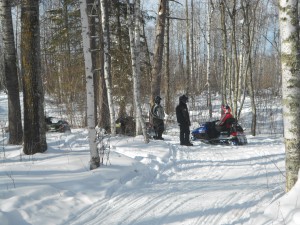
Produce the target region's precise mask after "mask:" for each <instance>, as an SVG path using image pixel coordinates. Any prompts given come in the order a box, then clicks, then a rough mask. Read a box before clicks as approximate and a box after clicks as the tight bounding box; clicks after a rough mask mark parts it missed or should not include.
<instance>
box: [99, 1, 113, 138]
mask: <svg viewBox="0 0 300 225" xmlns="http://www.w3.org/2000/svg"><path fill="white" fill-rule="evenodd" d="M101 12H102V13H101V16H102V29H103V32H102V33H103V48H104V49H103V50H104V79H105V84H106V88H107V100H108V107H109V115H110V129H111V134H112V135H113V136H114V135H116V119H115V110H114V102H113V95H112V87H111V82H110V80H111V79H110V60H109V57H110V56H109V54H110V53H109V52H108V31H107V24H108V15H107V1H106V0H101Z"/></svg>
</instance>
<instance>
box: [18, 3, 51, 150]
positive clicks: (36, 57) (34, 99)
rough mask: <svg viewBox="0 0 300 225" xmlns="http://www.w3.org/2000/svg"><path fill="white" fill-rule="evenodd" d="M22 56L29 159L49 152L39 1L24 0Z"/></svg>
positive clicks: (22, 10)
mask: <svg viewBox="0 0 300 225" xmlns="http://www.w3.org/2000/svg"><path fill="white" fill-rule="evenodd" d="M21 23H22V29H21V52H22V60H21V61H22V75H23V100H24V118H26V119H25V120H24V145H23V151H24V153H25V154H27V155H32V154H35V153H38V152H44V151H46V150H47V143H46V134H45V118H44V105H43V101H44V92H43V88H42V78H41V65H40V34H39V1H38V0H24V1H22V9H21Z"/></svg>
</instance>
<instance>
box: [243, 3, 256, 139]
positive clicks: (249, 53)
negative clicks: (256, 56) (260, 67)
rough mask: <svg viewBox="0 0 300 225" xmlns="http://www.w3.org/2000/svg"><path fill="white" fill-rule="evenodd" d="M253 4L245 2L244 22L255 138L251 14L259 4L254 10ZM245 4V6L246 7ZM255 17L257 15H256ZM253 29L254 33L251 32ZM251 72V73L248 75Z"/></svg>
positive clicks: (248, 83)
mask: <svg viewBox="0 0 300 225" xmlns="http://www.w3.org/2000/svg"><path fill="white" fill-rule="evenodd" d="M251 3H253V1H243V3H242V9H243V12H244V20H245V25H246V26H245V27H246V34H245V35H246V43H245V48H246V57H247V67H246V70H247V71H246V75H247V77H246V85H247V90H248V91H249V95H250V99H251V109H252V110H251V112H252V123H251V134H252V135H253V136H255V135H256V104H255V94H254V88H253V69H252V67H253V66H252V51H251V49H252V45H253V35H254V29H255V24H254V22H255V18H252V21H253V23H252V24H251V21H250V18H249V16H250V15H249V13H250V11H251V12H255V11H256V8H257V3H258V2H256V3H254V4H255V5H254V8H251V5H250V4H251ZM244 4H245V5H244ZM254 15H255V14H254ZM251 25H252V26H251ZM251 27H252V32H251ZM248 71H249V73H248Z"/></svg>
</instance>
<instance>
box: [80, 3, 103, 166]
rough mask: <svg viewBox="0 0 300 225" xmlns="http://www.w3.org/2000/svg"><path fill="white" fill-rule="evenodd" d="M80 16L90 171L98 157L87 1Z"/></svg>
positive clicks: (81, 5) (82, 4) (95, 164)
mask: <svg viewBox="0 0 300 225" xmlns="http://www.w3.org/2000/svg"><path fill="white" fill-rule="evenodd" d="M80 15H81V27H82V33H81V34H82V40H83V55H84V65H85V80H86V107H87V108H86V113H87V125H88V136H89V147H90V155H91V157H90V170H93V169H96V168H98V167H99V166H100V157H99V153H98V149H97V145H96V130H95V104H94V99H95V96H94V79H93V77H94V76H93V63H92V53H91V39H90V24H89V19H88V13H87V0H83V1H81V2H80Z"/></svg>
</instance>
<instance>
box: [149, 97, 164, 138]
mask: <svg viewBox="0 0 300 225" xmlns="http://www.w3.org/2000/svg"><path fill="white" fill-rule="evenodd" d="M161 100H162V99H161V97H160V96H156V97H155V99H154V102H155V104H154V105H153V106H152V108H151V116H152V122H153V128H154V131H155V136H154V137H153V138H154V139H157V140H164V138H163V137H162V133H163V132H164V130H165V124H164V118H165V112H164V109H163V107H162V106H161V104H160V102H161Z"/></svg>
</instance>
